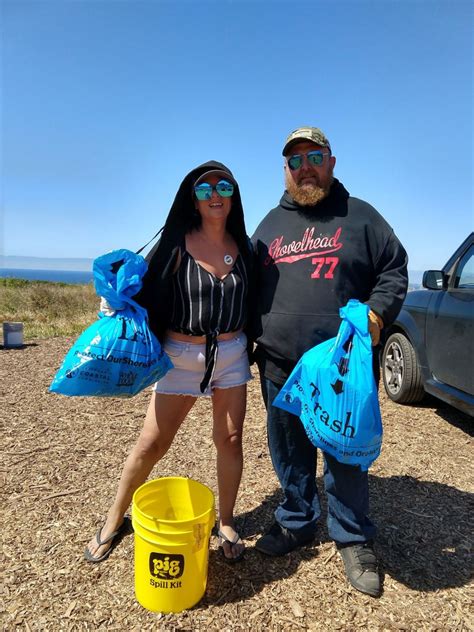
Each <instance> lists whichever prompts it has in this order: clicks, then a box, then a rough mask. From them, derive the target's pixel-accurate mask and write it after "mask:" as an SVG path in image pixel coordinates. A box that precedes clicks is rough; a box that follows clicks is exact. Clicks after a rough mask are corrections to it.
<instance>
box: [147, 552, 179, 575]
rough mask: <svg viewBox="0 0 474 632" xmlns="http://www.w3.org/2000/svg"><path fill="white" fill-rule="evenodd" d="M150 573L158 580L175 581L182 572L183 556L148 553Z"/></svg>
mask: <svg viewBox="0 0 474 632" xmlns="http://www.w3.org/2000/svg"><path fill="white" fill-rule="evenodd" d="M149 565H150V573H151V574H152V575H153V577H159V578H160V579H176V578H177V577H181V575H182V574H183V571H184V555H168V554H167V553H150V562H149Z"/></svg>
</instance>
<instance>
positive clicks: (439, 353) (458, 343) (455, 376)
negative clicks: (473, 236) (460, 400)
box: [426, 245, 474, 395]
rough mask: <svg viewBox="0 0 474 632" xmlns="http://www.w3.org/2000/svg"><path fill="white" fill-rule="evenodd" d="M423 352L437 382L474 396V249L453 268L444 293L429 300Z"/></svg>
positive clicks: (436, 294) (461, 257) (468, 250)
mask: <svg viewBox="0 0 474 632" xmlns="http://www.w3.org/2000/svg"><path fill="white" fill-rule="evenodd" d="M426 349H427V355H428V363H429V366H430V368H431V371H432V373H433V375H434V377H435V378H436V379H437V380H439V381H441V382H444V383H445V384H448V385H450V386H453V387H455V388H458V389H460V390H461V391H464V392H465V393H469V394H470V395H473V394H474V245H470V246H469V247H468V248H467V250H466V251H465V252H464V253H463V254H461V256H460V258H459V260H458V261H457V263H456V264H455V265H454V267H453V272H452V273H451V275H450V279H449V283H448V288H447V290H442V291H440V292H438V293H435V296H433V298H432V300H431V303H430V307H429V311H428V314H427V318H426Z"/></svg>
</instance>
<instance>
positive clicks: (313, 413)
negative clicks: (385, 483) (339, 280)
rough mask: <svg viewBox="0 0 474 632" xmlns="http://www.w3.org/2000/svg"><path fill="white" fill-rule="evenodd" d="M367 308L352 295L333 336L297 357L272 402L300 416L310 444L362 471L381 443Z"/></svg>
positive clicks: (378, 451)
mask: <svg viewBox="0 0 474 632" xmlns="http://www.w3.org/2000/svg"><path fill="white" fill-rule="evenodd" d="M368 312H369V307H368V306H367V305H364V304H362V303H360V302H359V301H357V300H355V299H351V300H350V301H349V302H348V303H347V305H346V306H345V307H342V308H341V309H340V310H339V314H340V316H341V318H342V323H341V326H340V328H339V331H338V334H337V336H336V337H335V338H331V339H330V340H327V341H326V342H323V343H321V344H319V345H317V346H316V347H313V348H312V349H310V350H309V351H307V352H306V353H305V354H304V355H303V356H302V357H301V359H300V360H299V362H298V364H297V365H296V367H295V368H294V370H293V371H292V373H291V374H290V376H289V377H288V379H287V381H286V383H285V384H284V385H283V387H282V389H281V390H280V392H279V393H278V395H277V397H276V398H275V400H274V402H273V405H274V406H278V407H279V408H282V409H283V410H287V411H288V412H290V413H292V414H294V415H296V416H297V417H299V418H300V419H301V422H302V423H303V426H304V428H305V430H306V434H307V435H308V437H309V439H310V441H311V442H312V443H313V445H315V446H316V447H317V448H320V449H321V450H323V451H324V452H327V453H329V454H331V455H332V456H334V457H335V458H336V459H337V460H338V461H340V462H341V463H347V464H350V465H359V466H360V467H361V469H362V470H367V469H368V468H369V466H370V465H371V463H372V462H373V461H375V459H376V458H377V457H378V456H379V454H380V449H381V446H382V419H381V416H380V406H379V400H378V393H377V386H376V384H375V379H374V374H373V369H372V343H371V338H370V334H369V330H368Z"/></svg>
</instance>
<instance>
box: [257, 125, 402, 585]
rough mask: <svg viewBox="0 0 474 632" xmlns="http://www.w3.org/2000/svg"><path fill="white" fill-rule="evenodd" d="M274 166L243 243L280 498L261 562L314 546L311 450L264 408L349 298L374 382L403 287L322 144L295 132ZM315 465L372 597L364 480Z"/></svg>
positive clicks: (366, 208) (398, 249) (391, 238)
mask: <svg viewBox="0 0 474 632" xmlns="http://www.w3.org/2000/svg"><path fill="white" fill-rule="evenodd" d="M363 151H364V149H363V147H362V148H360V149H359V152H360V153H363ZM283 156H284V170H285V184H286V191H285V193H284V194H283V197H282V198H281V200H280V204H279V206H277V207H276V208H274V209H273V210H271V211H270V212H269V213H268V215H267V216H266V217H265V218H264V219H263V221H262V222H261V223H260V225H259V226H258V228H257V230H256V231H255V234H254V236H253V238H252V241H253V243H254V247H255V250H256V258H257V263H256V275H257V280H256V282H257V293H256V294H257V322H256V324H255V327H256V331H255V338H256V343H257V346H256V350H255V359H256V361H257V364H258V367H259V370H260V378H261V385H262V394H263V398H264V401H265V405H266V408H267V428H268V443H269V448H270V454H271V457H272V462H273V466H274V469H275V472H276V474H277V476H278V479H279V481H280V484H281V486H282V489H283V492H284V500H283V502H282V503H281V504H280V506H279V507H278V508H277V510H276V512H275V523H274V524H273V526H272V527H271V529H270V531H269V532H268V533H267V534H266V535H264V536H263V537H262V538H260V539H259V540H258V541H257V544H256V548H257V549H258V550H259V551H261V552H262V553H265V554H267V555H284V554H286V553H288V552H289V551H292V550H293V549H295V548H297V547H298V546H301V545H303V544H306V543H309V542H310V541H312V540H313V539H314V536H315V530H316V523H317V520H318V518H319V516H320V514H321V506H320V502H319V498H318V494H317V489H316V480H315V476H316V448H315V447H314V446H313V445H312V444H311V443H310V441H309V439H308V438H307V436H306V433H305V430H304V428H303V425H302V423H301V422H300V421H299V419H297V418H296V417H294V416H293V415H291V414H290V413H287V412H285V411H283V410H281V409H280V408H276V407H274V406H272V402H273V400H274V399H275V397H276V395H277V393H278V391H279V390H280V388H281V386H282V384H284V382H285V381H286V379H287V377H288V375H289V374H290V372H291V371H292V369H293V368H294V366H295V365H296V363H297V361H298V360H299V359H300V357H301V356H302V355H303V353H304V352H305V351H307V350H308V349H310V348H311V347H313V346H314V345H317V344H319V343H320V342H323V341H325V340H327V339H329V338H332V337H333V336H335V335H336V334H337V330H338V328H339V325H340V322H341V320H340V317H339V308H340V307H342V306H344V305H345V304H346V303H347V301H348V300H349V299H351V298H355V299H358V300H359V301H361V302H365V303H367V304H368V305H369V307H370V312H369V331H370V334H371V337H372V344H373V345H374V371H375V374H376V379H377V380H378V364H377V357H378V353H377V348H376V346H377V345H378V343H379V340H380V330H381V329H382V328H383V327H384V326H387V325H389V324H390V323H391V322H392V321H393V320H394V319H395V317H396V315H397V314H398V312H399V310H400V307H401V305H402V302H403V299H404V297H405V294H406V290H407V284H408V279H407V255H406V252H405V250H404V249H403V247H402V245H401V244H400V242H399V241H398V239H397V238H396V236H395V234H394V232H393V230H392V228H391V227H390V226H389V225H388V223H387V222H386V221H385V220H384V219H383V217H381V215H379V213H378V212H377V211H376V210H375V209H374V208H373V207H371V206H370V205H369V204H367V203H366V202H364V201H362V200H359V199H357V198H353V197H351V196H349V193H348V192H347V191H346V189H345V188H344V186H343V185H342V184H341V183H340V182H339V181H338V180H336V179H335V178H334V177H333V171H334V166H335V164H336V158H335V157H334V156H333V155H332V152H331V146H330V144H329V141H328V139H327V138H326V136H325V134H324V133H323V132H322V131H321V130H320V129H318V128H315V127H301V128H299V129H297V130H295V131H294V132H292V133H291V134H290V135H289V136H288V138H287V140H286V143H285V146H284V148H283ZM324 460H325V465H324V485H325V490H326V494H327V498H328V521H327V523H328V530H329V536H330V537H331V538H332V539H333V540H334V541H335V543H336V546H337V548H338V550H339V552H340V554H341V556H342V559H343V561H344V566H345V570H346V574H347V577H348V579H349V581H350V583H351V584H352V585H353V586H354V587H355V588H356V589H358V590H360V591H361V592H363V593H367V594H369V595H372V596H379V595H380V594H381V582H380V577H379V573H378V568H377V559H376V557H375V554H374V550H373V539H374V536H375V526H374V524H373V523H372V522H371V521H370V519H369V517H368V509H369V490H368V475H367V472H363V471H362V470H361V469H360V467H358V466H350V465H344V464H341V463H339V462H338V461H336V459H335V458H333V457H332V456H330V455H329V454H324Z"/></svg>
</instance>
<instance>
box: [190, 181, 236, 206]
mask: <svg viewBox="0 0 474 632" xmlns="http://www.w3.org/2000/svg"><path fill="white" fill-rule="evenodd" d="M213 191H215V192H216V193H217V195H220V196H221V197H224V198H228V197H231V195H232V194H233V193H234V185H233V184H232V182H227V180H219V182H218V183H217V184H216V185H215V186H212V184H209V183H208V182H201V183H200V184H197V185H196V186H195V187H194V193H195V195H196V197H197V199H198V200H200V201H201V202H202V201H203V200H210V199H211V197H212V192H213Z"/></svg>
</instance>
